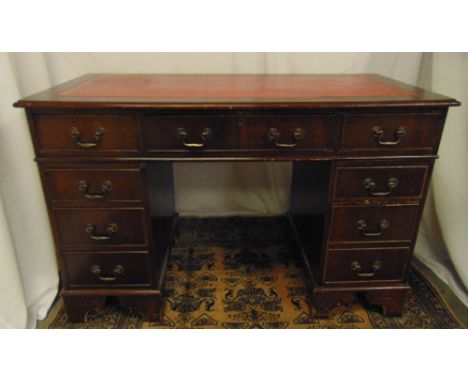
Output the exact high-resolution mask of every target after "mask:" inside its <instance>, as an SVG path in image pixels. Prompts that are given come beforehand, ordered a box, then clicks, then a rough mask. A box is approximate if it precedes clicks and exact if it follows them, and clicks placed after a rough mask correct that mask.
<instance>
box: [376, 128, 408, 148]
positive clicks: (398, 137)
mask: <svg viewBox="0 0 468 382" xmlns="http://www.w3.org/2000/svg"><path fill="white" fill-rule="evenodd" d="M372 131H373V132H374V139H375V140H376V141H377V143H378V144H379V145H380V146H395V145H397V144H399V143H400V142H401V141H402V140H403V138H404V137H406V130H405V128H404V127H403V126H401V127H399V128H398V129H397V131H395V140H394V141H384V140H383V139H382V138H383V135H384V131H383V129H382V128H381V127H379V126H374V127H373V128H372Z"/></svg>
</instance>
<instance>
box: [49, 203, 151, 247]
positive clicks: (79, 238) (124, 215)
mask: <svg viewBox="0 0 468 382" xmlns="http://www.w3.org/2000/svg"><path fill="white" fill-rule="evenodd" d="M53 213H54V217H55V224H56V226H57V233H58V237H59V240H60V243H61V245H62V247H73V248H75V247H76V248H82V247H91V248H108V247H111V246H145V247H146V245H147V240H148V239H147V229H146V220H145V215H144V209H143V208H106V209H103V208H102V209H101V208H86V209H85V208H54V209H53Z"/></svg>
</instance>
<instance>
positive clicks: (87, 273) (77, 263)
mask: <svg viewBox="0 0 468 382" xmlns="http://www.w3.org/2000/svg"><path fill="white" fill-rule="evenodd" d="M62 256H63V261H64V264H65V271H66V280H67V282H68V286H69V287H72V288H73V287H92V286H96V287H123V286H138V287H141V286H147V285H149V284H150V273H149V269H151V268H150V264H149V256H148V253H146V252H63V253H62Z"/></svg>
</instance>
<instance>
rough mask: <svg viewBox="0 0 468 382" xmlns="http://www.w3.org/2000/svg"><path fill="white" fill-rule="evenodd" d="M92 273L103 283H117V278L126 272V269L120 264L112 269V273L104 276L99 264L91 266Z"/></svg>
mask: <svg viewBox="0 0 468 382" xmlns="http://www.w3.org/2000/svg"><path fill="white" fill-rule="evenodd" d="M90 271H91V273H92V274H93V275H96V276H97V277H98V278H99V280H101V281H115V280H117V277H118V276H119V275H121V274H122V273H123V272H124V267H123V265H120V264H118V265H116V266H115V267H114V268H113V269H112V273H110V274H103V273H102V269H101V267H100V266H99V265H97V264H93V265H91V268H90Z"/></svg>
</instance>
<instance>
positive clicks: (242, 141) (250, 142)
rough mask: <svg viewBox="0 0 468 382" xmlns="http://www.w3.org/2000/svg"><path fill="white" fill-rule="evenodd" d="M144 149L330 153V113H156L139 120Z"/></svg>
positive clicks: (332, 130)
mask: <svg viewBox="0 0 468 382" xmlns="http://www.w3.org/2000/svg"><path fill="white" fill-rule="evenodd" d="M143 137H144V139H143V141H144V145H145V149H146V151H148V152H163V151H172V152H187V151H189V152H197V151H198V152H202V151H205V152H216V151H250V152H253V151H259V150H260V151H287V152H294V151H308V152H317V153H332V152H333V151H334V148H335V144H336V138H337V137H336V133H335V126H334V115H331V114H294V115H283V114H279V115H242V116H237V115H217V116H214V115H177V116H174V115H158V116H147V117H146V118H144V122H143Z"/></svg>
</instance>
